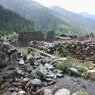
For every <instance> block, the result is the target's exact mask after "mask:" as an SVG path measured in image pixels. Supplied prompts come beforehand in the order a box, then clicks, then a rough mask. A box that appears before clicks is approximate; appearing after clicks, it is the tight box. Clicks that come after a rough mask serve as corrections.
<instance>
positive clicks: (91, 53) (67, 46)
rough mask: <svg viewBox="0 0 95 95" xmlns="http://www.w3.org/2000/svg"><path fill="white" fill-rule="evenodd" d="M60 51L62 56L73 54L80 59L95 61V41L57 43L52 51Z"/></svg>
mask: <svg viewBox="0 0 95 95" xmlns="http://www.w3.org/2000/svg"><path fill="white" fill-rule="evenodd" d="M56 50H57V51H59V52H60V53H61V55H62V56H72V57H74V58H77V59H80V60H90V61H93V62H94V61H95V43H93V42H74V43H62V44H57V45H55V46H54V47H53V48H51V49H50V53H54V51H56Z"/></svg>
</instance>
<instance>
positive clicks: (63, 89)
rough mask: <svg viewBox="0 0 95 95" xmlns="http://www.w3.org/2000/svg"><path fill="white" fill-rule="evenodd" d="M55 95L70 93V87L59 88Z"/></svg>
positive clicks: (68, 94)
mask: <svg viewBox="0 0 95 95" xmlns="http://www.w3.org/2000/svg"><path fill="white" fill-rule="evenodd" d="M55 95H70V91H69V90H68V89H65V88H62V89H59V90H58V91H57V92H56V93H55Z"/></svg>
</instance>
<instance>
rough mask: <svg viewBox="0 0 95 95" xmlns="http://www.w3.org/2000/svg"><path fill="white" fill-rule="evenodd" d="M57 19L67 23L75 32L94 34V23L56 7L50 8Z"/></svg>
mask: <svg viewBox="0 0 95 95" xmlns="http://www.w3.org/2000/svg"><path fill="white" fill-rule="evenodd" d="M50 9H51V10H52V11H53V12H54V13H55V14H56V15H57V16H58V17H61V19H65V20H66V21H67V22H68V23H70V24H73V26H75V27H76V29H77V30H79V31H81V32H83V33H84V34H85V33H91V32H92V33H95V27H94V26H95V21H92V20H90V19H86V18H84V17H83V16H80V15H78V14H75V13H72V12H69V11H67V10H65V9H63V8H60V7H58V6H53V7H51V8H50Z"/></svg>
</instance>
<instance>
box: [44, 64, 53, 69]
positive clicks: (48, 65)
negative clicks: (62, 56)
mask: <svg viewBox="0 0 95 95" xmlns="http://www.w3.org/2000/svg"><path fill="white" fill-rule="evenodd" d="M44 66H45V67H46V68H47V69H49V70H54V67H53V65H50V64H45V65H44Z"/></svg>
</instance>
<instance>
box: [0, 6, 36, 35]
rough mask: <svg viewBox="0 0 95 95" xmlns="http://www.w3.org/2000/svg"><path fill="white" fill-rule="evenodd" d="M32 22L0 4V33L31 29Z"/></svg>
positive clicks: (32, 27) (32, 26)
mask: <svg viewBox="0 0 95 95" xmlns="http://www.w3.org/2000/svg"><path fill="white" fill-rule="evenodd" d="M33 29H34V24H33V22H32V21H31V22H30V21H28V20H26V19H25V18H23V17H21V16H20V15H18V14H16V13H15V12H12V11H10V10H8V9H5V8H4V7H2V6H0V34H1V35H3V34H9V33H10V32H23V31H25V32H26V31H30V32H31V31H33Z"/></svg>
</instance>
